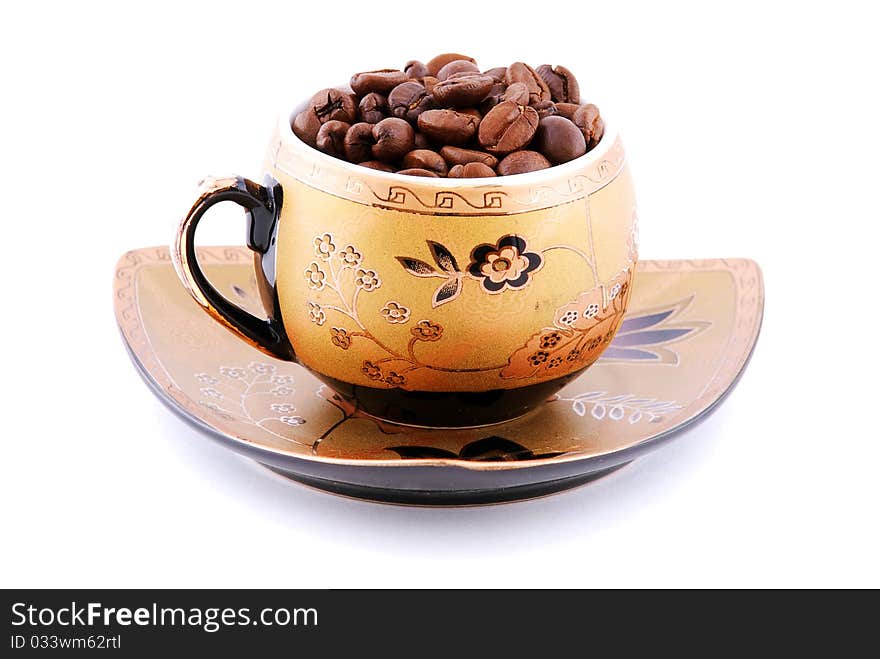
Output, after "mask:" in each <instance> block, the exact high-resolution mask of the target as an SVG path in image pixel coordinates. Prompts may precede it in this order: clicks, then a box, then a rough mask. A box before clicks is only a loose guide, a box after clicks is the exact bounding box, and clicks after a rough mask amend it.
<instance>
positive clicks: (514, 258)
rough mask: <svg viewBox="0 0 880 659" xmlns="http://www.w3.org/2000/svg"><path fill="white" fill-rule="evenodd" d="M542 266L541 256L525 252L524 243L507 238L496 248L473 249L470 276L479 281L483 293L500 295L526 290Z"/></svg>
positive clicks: (484, 245)
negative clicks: (531, 278) (532, 276)
mask: <svg viewBox="0 0 880 659" xmlns="http://www.w3.org/2000/svg"><path fill="white" fill-rule="evenodd" d="M543 262H544V261H543V259H542V258H541V255H540V254H537V253H536V252H527V251H526V241H525V240H523V239H522V238H520V237H519V236H504V237H503V238H501V239H500V240H499V241H498V243H497V244H495V245H490V244H488V243H483V244H482V245H479V246H478V247H475V248H474V249H473V251H472V252H471V263H470V265H469V266H468V273H469V274H470V275H471V277H474V278H475V279H479V280H480V284H481V285H482V287H483V290H485V291H487V292H489V293H500V292H501V291H503V290H504V289H505V288H511V289H514V290H515V289H519V288H522V287H523V286H525V285H526V284H527V283H528V282H529V277H530V276H531V274H532V273H533V272H535V271H536V270H538V269H539V268H540V267H541V265H543Z"/></svg>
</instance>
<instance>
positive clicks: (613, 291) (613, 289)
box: [608, 283, 621, 300]
mask: <svg viewBox="0 0 880 659" xmlns="http://www.w3.org/2000/svg"><path fill="white" fill-rule="evenodd" d="M620 290H621V285H620V284H619V283H617V284H614V286H612V287H611V290H610V291H609V292H608V299H609V300H613V299H614V298H616V297H617V296H618V295H620Z"/></svg>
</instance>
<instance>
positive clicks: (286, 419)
mask: <svg viewBox="0 0 880 659" xmlns="http://www.w3.org/2000/svg"><path fill="white" fill-rule="evenodd" d="M278 420H279V421H280V422H281V423H286V424H287V425H288V426H301V425H302V424H304V423H305V422H306V420H305V419H303V418H302V417H301V416H282V417H279V418H278Z"/></svg>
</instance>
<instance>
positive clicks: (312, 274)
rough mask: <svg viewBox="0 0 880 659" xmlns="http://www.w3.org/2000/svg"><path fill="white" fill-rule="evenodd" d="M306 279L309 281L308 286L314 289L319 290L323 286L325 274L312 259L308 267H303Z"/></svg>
mask: <svg viewBox="0 0 880 659" xmlns="http://www.w3.org/2000/svg"><path fill="white" fill-rule="evenodd" d="M305 275H306V280H307V281H308V282H309V288H311V289H312V290H314V291H320V290H321V289H322V288H324V278H325V277H326V276H327V275H325V274H324V271H323V270H321V268H320V266H319V265H318V264H317V263H315V262H314V261H312V262H311V263H309V267H308V268H306V269H305Z"/></svg>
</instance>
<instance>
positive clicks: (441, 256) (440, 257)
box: [426, 240, 458, 272]
mask: <svg viewBox="0 0 880 659" xmlns="http://www.w3.org/2000/svg"><path fill="white" fill-rule="evenodd" d="M426 242H427V243H428V249H430V250H431V254H433V255H434V260H435V261H436V262H437V265H439V266H440V269H441V270H445V271H446V272H458V263H456V261H455V257H454V256H453V255H452V252H450V251H449V250H448V249H446V247H445V246H443V245H441V244H440V243H435V242H434V241H432V240H428V241H426Z"/></svg>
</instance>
